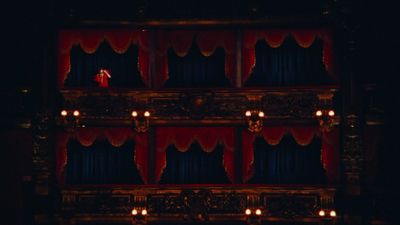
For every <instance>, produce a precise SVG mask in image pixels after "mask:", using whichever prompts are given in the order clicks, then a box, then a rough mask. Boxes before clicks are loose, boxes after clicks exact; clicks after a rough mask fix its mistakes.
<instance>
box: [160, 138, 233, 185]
mask: <svg viewBox="0 0 400 225" xmlns="http://www.w3.org/2000/svg"><path fill="white" fill-rule="evenodd" d="M223 150H224V148H223V146H217V147H216V148H215V149H214V150H213V151H212V152H205V151H203V150H202V149H201V146H200V145H199V144H198V143H196V142H195V143H193V144H192V145H191V146H190V148H189V150H187V151H186V152H180V151H178V149H176V147H175V146H173V145H170V146H169V147H168V148H167V152H166V154H167V166H166V168H165V169H164V172H163V174H162V176H161V180H160V183H162V184H223V183H229V179H228V177H227V175H226V172H225V169H224V166H223Z"/></svg>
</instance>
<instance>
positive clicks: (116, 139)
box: [56, 128, 148, 185]
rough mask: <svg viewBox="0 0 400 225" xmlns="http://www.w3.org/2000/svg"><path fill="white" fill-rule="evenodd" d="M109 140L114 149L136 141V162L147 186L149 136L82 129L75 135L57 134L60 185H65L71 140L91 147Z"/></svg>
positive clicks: (57, 171) (115, 129) (57, 173)
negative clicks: (65, 171)
mask: <svg viewBox="0 0 400 225" xmlns="http://www.w3.org/2000/svg"><path fill="white" fill-rule="evenodd" d="M104 138H105V139H107V140H108V142H109V143H110V144H111V145H112V146H114V147H120V146H121V145H123V144H124V143H125V142H126V141H127V140H128V139H132V140H134V141H135V155H134V161H135V164H136V166H137V168H138V170H139V173H140V175H141V177H142V179H143V181H144V183H145V184H146V183H147V182H148V177H147V176H148V169H147V168H148V161H147V149H148V136H147V133H146V134H142V133H140V134H138V133H134V132H133V131H131V129H129V128H81V129H79V130H77V131H76V132H74V133H67V132H64V131H60V132H58V133H57V145H56V176H57V180H58V183H59V184H60V185H63V184H64V178H65V177H64V169H65V166H66V165H67V162H68V158H67V144H68V141H69V140H70V139H76V140H77V141H79V143H80V144H82V145H83V146H91V145H92V144H93V143H94V142H95V141H96V140H100V139H104Z"/></svg>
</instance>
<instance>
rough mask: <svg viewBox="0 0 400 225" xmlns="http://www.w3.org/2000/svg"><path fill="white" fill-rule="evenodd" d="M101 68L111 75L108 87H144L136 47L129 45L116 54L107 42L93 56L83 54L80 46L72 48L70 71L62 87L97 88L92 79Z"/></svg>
mask: <svg viewBox="0 0 400 225" xmlns="http://www.w3.org/2000/svg"><path fill="white" fill-rule="evenodd" d="M101 68H104V69H108V70H109V71H110V73H111V76H112V78H111V79H109V86H110V87H145V85H144V83H143V81H142V79H141V76H140V74H139V70H138V47H137V46H136V45H131V46H130V47H129V48H128V50H127V51H126V52H125V53H123V54H118V53H116V52H114V50H113V49H112V48H111V46H110V45H109V44H108V43H107V42H102V43H101V44H100V46H99V47H98V48H97V50H96V52H94V53H93V54H88V53H85V52H84V51H83V50H82V48H81V47H80V46H73V47H72V49H71V71H70V73H69V74H68V76H67V79H66V81H65V83H64V86H65V87H97V86H98V85H97V83H96V82H95V81H94V77H95V75H96V74H97V73H98V72H99V70H100V69H101Z"/></svg>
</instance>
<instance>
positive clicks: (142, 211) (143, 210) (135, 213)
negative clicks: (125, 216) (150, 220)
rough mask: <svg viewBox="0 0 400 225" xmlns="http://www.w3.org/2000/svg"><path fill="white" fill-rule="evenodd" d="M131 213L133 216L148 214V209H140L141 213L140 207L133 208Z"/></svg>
mask: <svg viewBox="0 0 400 225" xmlns="http://www.w3.org/2000/svg"><path fill="white" fill-rule="evenodd" d="M131 214H132V215H133V216H137V215H142V216H147V210H146V209H142V210H141V211H140V214H139V209H132V211H131Z"/></svg>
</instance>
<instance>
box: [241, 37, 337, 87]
mask: <svg viewBox="0 0 400 225" xmlns="http://www.w3.org/2000/svg"><path fill="white" fill-rule="evenodd" d="M288 35H292V36H293V37H294V39H295V40H296V42H297V44H298V45H299V46H301V47H303V48H308V47H310V46H311V45H312V43H313V42H314V40H315V39H316V38H319V39H321V40H322V41H323V43H324V44H323V53H322V55H323V59H322V61H323V63H324V65H325V69H326V71H328V73H329V74H331V75H332V74H333V71H332V70H333V62H332V60H333V58H332V54H333V52H332V35H331V33H330V31H329V30H327V29H291V30H288V29H270V30H246V31H244V34H243V42H244V44H243V52H242V55H243V57H242V82H243V83H245V82H246V80H247V79H248V78H249V76H250V74H251V72H252V70H253V68H254V66H255V63H256V55H255V49H254V48H255V45H256V43H257V41H258V40H262V39H264V40H265V41H266V42H267V44H268V45H269V46H271V47H273V48H278V47H280V46H281V45H282V43H283V42H284V40H285V38H286V37H287V36H288Z"/></svg>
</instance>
